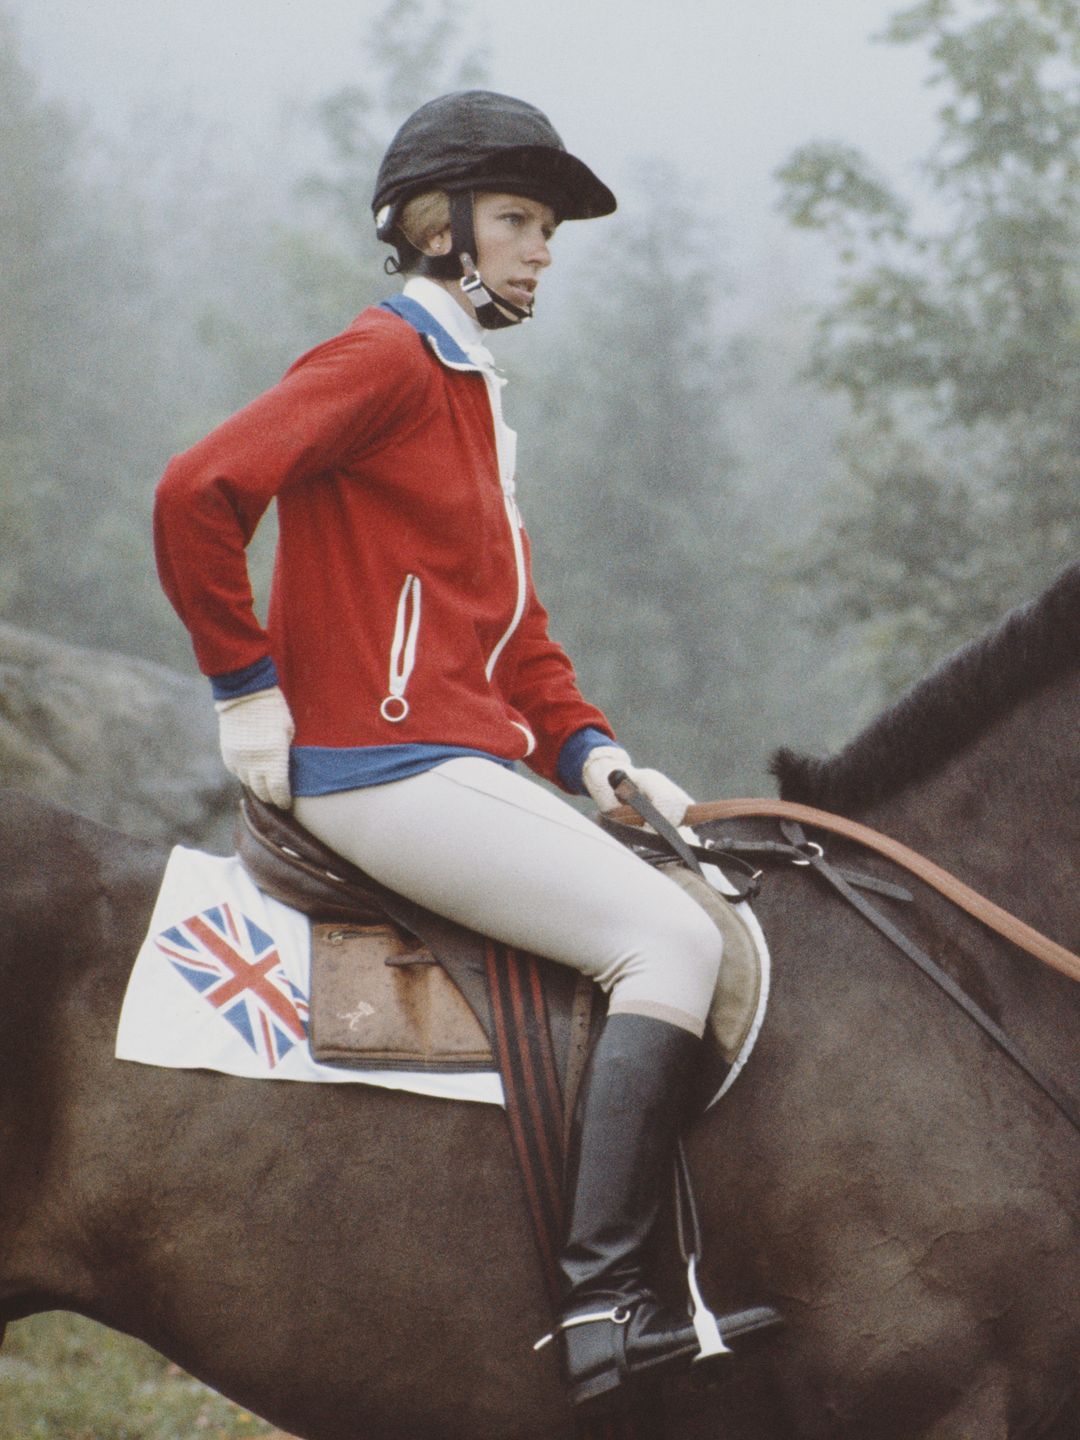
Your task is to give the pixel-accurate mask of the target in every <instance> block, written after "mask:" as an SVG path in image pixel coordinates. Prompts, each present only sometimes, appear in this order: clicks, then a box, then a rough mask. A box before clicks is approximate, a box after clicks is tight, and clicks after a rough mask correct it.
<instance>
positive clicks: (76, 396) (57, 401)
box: [0, 12, 160, 651]
mask: <svg viewBox="0 0 1080 1440" xmlns="http://www.w3.org/2000/svg"><path fill="white" fill-rule="evenodd" d="M88 154H89V147H88V142H87V141H86V139H85V137H84V136H83V135H82V134H81V133H80V130H79V128H78V127H77V126H76V125H75V124H74V122H73V121H72V120H71V118H70V117H69V116H68V115H66V114H65V113H64V112H63V110H62V109H61V108H59V107H58V106H55V105H51V104H48V103H46V102H45V101H44V100H43V99H42V98H41V97H40V95H39V94H38V92H37V87H36V84H35V82H34V79H33V77H32V75H31V74H30V72H29V71H28V69H27V68H26V66H25V65H24V64H23V62H22V60H21V58H20V54H19V46H18V36H17V33H16V30H15V26H14V23H13V21H12V20H11V18H10V17H9V16H8V15H6V14H5V13H3V12H0V194H2V196H3V199H2V200H0V324H2V327H3V329H2V334H3V349H4V363H3V365H2V366H0V523H2V527H3V533H4V538H5V547H4V567H3V575H2V578H0V608H2V612H3V614H4V617H5V618H6V619H8V620H11V621H14V622H16V623H22V624H26V625H31V626H35V627H36V628H40V629H43V630H52V631H53V632H54V633H59V634H62V635H63V636H65V637H66V638H68V639H72V640H77V641H88V642H96V643H105V644H114V645H116V646H117V647H123V648H129V649H133V650H135V651H138V650H139V649H140V648H141V644H142V640H143V638H144V630H143V622H142V617H141V614H140V611H139V609H138V607H132V606H130V605H127V606H125V605H124V604H123V603H122V602H121V601H120V599H119V597H120V595H121V594H124V593H125V592H130V591H135V592H139V593H142V594H145V593H146V592H147V590H148V588H149V584H150V577H151V574H152V568H151V565H152V562H151V560H150V557H149V547H148V544H147V541H146V534H147V527H148V508H149V507H148V500H147V499H146V497H145V496H144V494H143V492H142V485H141V482H142V479H143V476H144V475H145V473H146V471H147V469H149V468H151V467H152V466H154V465H156V454H157V445H158V432H157V425H156V420H157V416H158V402H159V398H160V397H159V396H158V394H157V392H156V390H155V387H154V368H155V367H154V349H155V345H154V340H153V338H152V337H151V336H150V334H149V333H148V328H147V325H146V323H145V322H146V318H147V313H148V294H149V286H150V276H149V272H148V270H147V268H146V266H145V265H144V264H143V263H142V260H141V258H140V255H139V253H138V248H137V230H138V225H137V221H136V217H135V216H134V215H133V214H131V213H130V212H126V211H124V210H123V208H122V206H121V204H120V201H119V198H118V196H117V195H116V194H115V193H114V192H113V191H112V190H111V189H110V188H109V187H108V186H107V185H106V184H105V183H104V182H98V183H91V182H90V181H89V180H88V179H87V178H86V173H87V166H88Z"/></svg>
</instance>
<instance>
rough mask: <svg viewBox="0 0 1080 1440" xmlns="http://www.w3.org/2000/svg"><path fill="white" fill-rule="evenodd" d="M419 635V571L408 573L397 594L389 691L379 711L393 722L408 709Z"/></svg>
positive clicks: (403, 715)
mask: <svg viewBox="0 0 1080 1440" xmlns="http://www.w3.org/2000/svg"><path fill="white" fill-rule="evenodd" d="M406 616H408V622H407V623H406ZM419 635H420V580H419V577H418V576H416V575H406V576H405V583H404V585H402V587H401V594H400V595H399V596H398V605H397V618H396V619H395V621H394V638H393V641H392V642H391V645H390V693H389V695H387V696H386V698H385V699H384V700H383V702H382V704H381V705H380V706H379V714H380V715H381V716H382V717H383V719H384V720H388V721H389V722H390V724H391V725H397V724H400V722H401V721H402V720H404V719H405V716H406V715H408V713H409V702H408V701H407V700H406V699H405V689H406V687H407V686H408V683H409V677H410V676H411V675H412V672H413V669H414V667H415V665H416V642H417V640H418V638H419Z"/></svg>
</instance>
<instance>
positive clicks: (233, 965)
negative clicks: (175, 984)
mask: <svg viewBox="0 0 1080 1440" xmlns="http://www.w3.org/2000/svg"><path fill="white" fill-rule="evenodd" d="M154 943H155V945H156V946H157V948H158V949H159V950H160V951H161V953H162V954H163V955H164V956H165V957H166V958H167V959H168V960H169V961H170V962H171V963H172V965H173V967H174V968H175V969H176V971H177V972H178V973H179V974H180V975H182V976H183V977H184V979H185V980H186V981H187V982H188V984H189V985H192V986H194V988H195V989H196V990H197V991H198V992H199V994H200V995H201V996H202V997H203V999H204V1000H206V1001H207V1002H208V1003H209V1004H210V1005H212V1006H213V1007H214V1009H215V1010H217V1011H218V1012H219V1014H221V1015H222V1017H223V1018H224V1019H226V1020H227V1021H228V1022H229V1024H230V1025H231V1026H232V1027H233V1028H234V1029H235V1030H236V1031H237V1033H238V1034H239V1035H241V1036H242V1037H243V1039H244V1040H245V1041H246V1042H247V1043H248V1044H249V1045H250V1046H251V1048H252V1049H253V1050H254V1051H255V1053H256V1054H257V1055H259V1056H260V1057H261V1059H262V1060H263V1062H264V1064H265V1065H266V1067H267V1069H270V1070H272V1069H273V1068H274V1066H275V1065H276V1064H277V1063H278V1061H279V1060H282V1059H283V1058H284V1057H285V1056H286V1055H287V1054H288V1053H289V1051H290V1050H291V1049H292V1048H293V1046H294V1045H295V1044H297V1043H298V1042H299V1041H301V1040H305V1039H306V1038H307V1018H308V1003H307V998H306V996H305V995H303V993H302V992H301V991H300V990H298V989H297V987H296V986H295V985H294V984H293V983H292V981H291V980H290V979H289V977H288V976H287V975H286V974H285V971H284V970H283V969H282V966H281V959H280V957H279V955H278V951H277V944H276V942H275V940H274V937H273V936H272V935H268V934H267V933H266V931H265V930H263V929H262V928H261V927H260V926H258V925H256V924H255V922H254V921H253V920H249V919H248V917H247V916H246V915H242V914H241V915H237V914H236V913H235V912H234V910H233V907H232V906H231V905H228V904H221V905H214V906H212V907H211V908H210V909H209V910H203V911H202V913H201V914H199V915H192V916H190V917H189V918H188V919H187V920H183V921H181V922H180V923H179V924H178V925H172V926H170V927H169V929H168V930H163V931H162V932H161V933H160V934H159V935H156V936H155V937H154Z"/></svg>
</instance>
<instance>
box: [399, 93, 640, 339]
mask: <svg viewBox="0 0 1080 1440" xmlns="http://www.w3.org/2000/svg"><path fill="white" fill-rule="evenodd" d="M426 190H445V191H446V192H447V194H448V195H449V196H450V205H451V232H452V244H451V247H450V254H449V255H439V256H427V255H425V256H420V255H419V253H418V252H417V251H416V250H415V249H414V247H413V246H412V245H410V243H409V241H408V240H407V239H406V238H405V236H404V235H402V234H401V232H400V231H399V230H398V228H397V225H398V219H399V217H400V214H401V208H402V206H403V205H404V204H405V202H406V201H407V200H409V199H410V198H411V197H412V196H414V195H420V194H422V193H423V192H424V191H426ZM478 190H494V191H505V192H507V193H508V194H511V195H526V196H528V197H529V198H531V199H536V200H541V201H543V202H544V203H545V204H547V205H550V206H551V208H552V210H554V211H555V214H556V216H557V218H558V219H559V220H560V221H562V220H591V219H594V218H597V217H599V216H601V215H610V214H611V212H612V211H613V210H614V209H615V196H614V195H613V194H612V193H611V191H610V190H609V189H608V187H607V186H606V185H605V184H604V183H603V182H602V181H601V180H599V179H598V178H597V177H596V176H595V175H594V174H593V172H592V171H591V170H590V169H589V167H588V166H587V165H586V164H585V163H584V161H582V160H579V159H578V158H577V156H575V155H571V154H570V152H569V151H568V150H567V149H566V146H565V145H564V144H563V142H562V140H561V139H560V137H559V135H558V132H557V131H556V130H555V128H554V126H553V125H552V124H551V121H550V120H549V119H548V118H547V116H546V115H545V114H544V113H543V111H541V110H538V109H537V108H536V106H535V105H529V104H528V103H527V102H526V101H524V100H516V99H514V98H513V97H512V96H510V95H500V94H498V93H496V92H495V91H493V90H459V91H455V92H454V93H453V94H450V95H441V96H439V98H438V99H436V100H430V101H428V103H427V104H426V105H421V107H420V109H419V110H417V111H415V112H414V113H413V114H412V115H410V116H409V118H408V119H407V120H406V121H405V123H404V124H403V125H402V126H401V128H400V129H399V130H398V132H397V134H396V135H395V136H394V138H393V140H391V142H390V145H389V148H388V149H387V151H386V154H385V156H384V157H383V161H382V164H381V165H380V167H379V173H378V176H377V178H376V181H375V194H374V198H373V199H372V206H371V208H372V210H373V212H374V215H375V229H376V233H377V235H378V236H379V239H380V240H385V241H386V242H387V243H388V244H390V245H393V246H395V247H396V249H397V252H398V260H397V263H396V265H394V267H393V268H396V269H408V270H419V271H420V272H421V273H424V274H428V275H431V276H434V277H436V278H438V279H457V278H459V277H462V276H467V267H464V266H463V265H462V262H461V256H462V255H466V256H468V257H469V261H470V263H472V262H475V260H476V239H475V235H474V233H473V225H472V197H473V196H474V194H475V193H476V192H477V191H478ZM467 283H472V276H467ZM473 288H474V291H475V290H481V289H483V287H482V285H480V286H477V285H474V287H473ZM487 293H488V292H486V291H484V294H485V295H487ZM473 298H474V303H476V296H475V295H474V296H473ZM494 298H495V299H496V300H497V302H498V305H499V306H500V307H502V309H503V310H504V311H505V312H507V313H504V314H501V315H500V314H498V313H493V312H492V311H491V310H490V309H489V308H488V305H487V304H486V303H485V304H484V305H483V306H481V305H480V304H477V306H476V308H477V316H478V318H479V319H480V321H481V324H484V325H485V326H487V328H491V329H494V328H498V327H499V326H501V325H504V324H516V323H518V321H520V320H522V319H526V318H527V317H528V313H529V312H527V311H521V310H519V309H518V307H516V306H514V305H512V304H511V302H509V301H507V300H505V299H504V298H503V297H494Z"/></svg>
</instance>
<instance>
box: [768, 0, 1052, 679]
mask: <svg viewBox="0 0 1080 1440" xmlns="http://www.w3.org/2000/svg"><path fill="white" fill-rule="evenodd" d="M885 38H886V40H888V41H889V42H891V43H894V44H920V45H922V46H924V47H925V48H926V50H927V52H928V54H929V57H930V60H931V63H932V69H931V75H930V83H931V84H932V85H933V86H934V87H936V88H937V89H938V90H939V91H940V92H941V96H942V99H941V103H940V105H939V108H938V111H937V118H938V124H939V134H938V140H937V144H936V146H935V148H934V151H933V153H932V154H931V155H930V156H928V157H927V158H926V161H925V164H924V166H923V172H922V173H923V176H924V180H925V182H926V193H925V194H924V195H923V197H922V204H921V205H920V206H918V207H916V205H915V204H914V203H912V202H910V201H907V200H904V199H901V198H900V197H899V196H897V195H896V194H895V193H894V191H893V190H892V188H891V187H890V185H889V184H888V182H887V181H885V180H884V179H883V178H881V177H880V176H879V175H877V174H876V173H875V171H874V170H873V167H872V166H871V165H870V163H869V162H868V161H867V160H866V159H865V158H864V157H863V156H861V155H859V154H858V153H857V152H855V151H853V150H851V149H850V148H849V147H847V146H839V145H832V146H829V145H822V144H814V145H810V146H807V147H804V148H803V149H801V150H800V151H798V152H797V153H796V154H795V155H794V156H793V157H792V158H791V160H790V161H789V163H788V164H787V165H786V166H785V167H784V169H783V170H782V172H781V179H782V181H783V183H784V187H785V190H784V204H785V208H786V211H787V213H788V215H789V217H790V218H791V220H792V221H793V222H794V223H795V224H797V225H801V226H805V227H811V228H814V229H817V230H819V231H821V232H823V233H824V234H825V235H826V236H828V238H829V239H830V241H831V243H832V245H833V247H834V249H835V251H836V254H837V256H838V258H839V260H840V262H841V267H842V269H841V279H840V282H839V287H838V294H837V297H836V299H835V301H834V302H833V303H832V304H831V305H830V306H829V307H828V308H827V309H826V310H825V311H824V313H823V315H822V317H821V325H820V329H819V334H818V340H817V344H816V348H815V352H814V356H813V359H812V364H811V373H812V375H813V376H814V377H815V378H816V379H817V380H818V381H819V382H820V383H821V384H823V385H824V386H826V387H829V388H831V389H834V390H836V391H839V392H840V393H842V394H843V395H844V396H846V397H847V399H848V401H849V402H850V405H851V408H852V412H853V420H852V424H851V427H850V433H849V438H848V445H847V454H848V456H849V461H850V471H849V485H848V486H845V487H843V489H839V490H838V491H837V492H836V495H835V497H834V501H833V504H832V506H831V508H830V510H829V512H828V513H827V514H826V517H825V520H824V523H823V525H822V526H821V528H820V530H819V531H818V533H817V534H816V535H815V536H814V538H813V541H812V543H811V545H810V546H809V547H807V548H806V549H805V550H804V552H803V563H802V567H801V578H802V580H803V582H804V584H806V585H808V586H810V587H812V588H814V589H815V591H817V592H819V594H820V593H823V594H824V597H825V603H824V604H823V606H822V610H821V614H822V618H823V622H824V624H825V626H826V627H827V628H830V629H832V630H834V631H835V630H843V629H844V628H845V627H851V626H853V627H855V631H856V633H857V634H858V635H859V636H860V638H861V640H862V641H863V643H864V645H865V646H867V648H868V652H869V654H868V662H869V664H870V665H871V666H872V667H873V669H874V670H875V673H876V674H877V676H878V678H879V679H880V680H882V681H883V682H884V683H885V685H886V687H887V688H888V689H890V690H892V689H895V688H897V687H898V686H899V685H901V684H902V683H905V682H906V681H908V680H911V679H913V678H914V677H915V676H916V675H917V674H919V673H921V672H922V671H923V669H925V666H926V664H927V662H928V661H929V660H930V659H933V658H935V657H936V656H937V655H940V654H941V653H942V652H943V651H944V650H948V649H950V648H952V647H953V646H954V645H956V644H957V643H959V642H960V641H961V640H963V639H965V638H967V637H968V636H969V635H970V634H971V633H972V632H973V631H974V630H976V629H978V628H981V626H983V625H984V624H987V623H989V622H990V621H991V620H992V619H994V618H995V617H996V616H998V615H999V614H1000V613H1001V611H1002V610H1003V609H1004V608H1005V607H1006V606H1007V605H1008V604H1009V603H1013V602H1015V601H1017V600H1019V599H1020V598H1022V597H1023V596H1025V595H1027V594H1030V593H1031V592H1033V591H1034V590H1037V589H1039V588H1040V587H1041V586H1042V584H1043V583H1044V582H1045V581H1046V580H1047V579H1049V577H1050V576H1051V575H1052V574H1053V573H1054V572H1055V571H1056V570H1057V569H1058V568H1059V567H1060V566H1061V565H1063V564H1065V563H1066V562H1068V561H1069V560H1070V559H1072V558H1073V557H1074V556H1075V554H1076V551H1077V545H1078V541H1080V512H1078V511H1077V506H1076V496H1077V492H1078V480H1080V452H1078V447H1077V439H1078V434H1080V400H1078V398H1077V397H1078V395H1080V185H1078V181H1080V12H1078V11H1077V10H1076V8H1075V7H1074V6H1072V5H1065V4H1057V3H1052V0H979V3H978V5H977V6H976V7H975V8H974V10H973V9H972V7H971V6H964V7H961V6H959V5H957V4H956V3H954V0H926V3H922V4H918V5H916V6H914V7H912V8H910V9H908V10H906V11H904V12H902V13H900V14H898V15H897V16H896V17H895V18H894V19H893V21H892V23H891V25H890V27H889V29H888V31H887V33H886V37H885Z"/></svg>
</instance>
